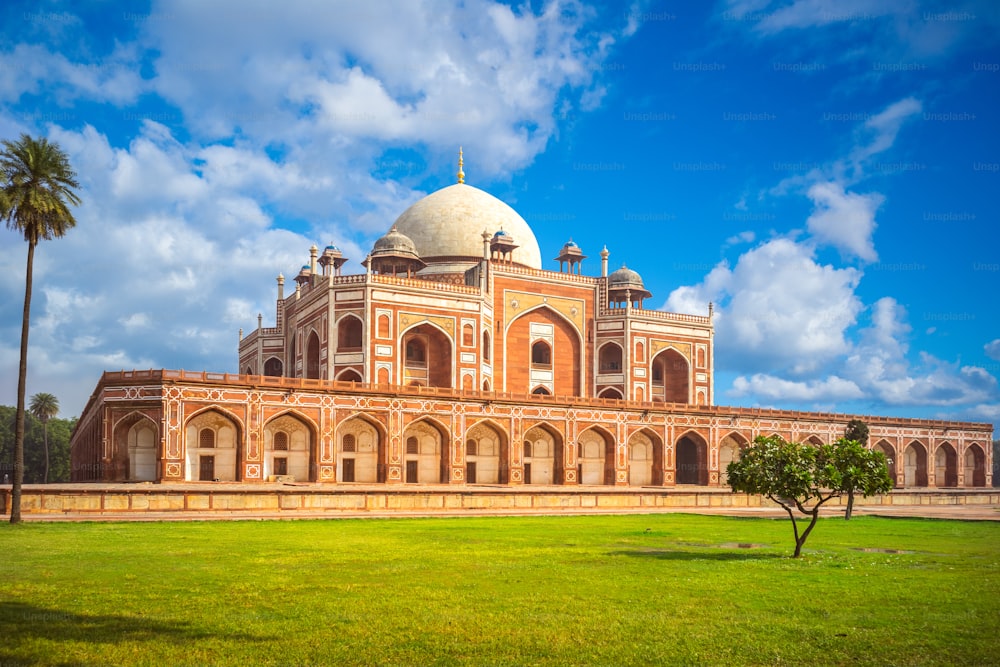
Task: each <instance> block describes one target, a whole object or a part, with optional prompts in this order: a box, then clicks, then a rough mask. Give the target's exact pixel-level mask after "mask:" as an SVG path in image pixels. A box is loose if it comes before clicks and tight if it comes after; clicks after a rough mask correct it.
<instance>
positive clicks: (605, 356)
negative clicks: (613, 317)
mask: <svg viewBox="0 0 1000 667" xmlns="http://www.w3.org/2000/svg"><path fill="white" fill-rule="evenodd" d="M597 372H598V373H600V374H605V373H621V372H622V348H621V346H620V345H618V343H605V344H604V345H602V346H601V349H600V350H599V351H598V353H597Z"/></svg>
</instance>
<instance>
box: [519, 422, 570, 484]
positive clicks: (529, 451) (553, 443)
mask: <svg viewBox="0 0 1000 667" xmlns="http://www.w3.org/2000/svg"><path fill="white" fill-rule="evenodd" d="M522 446H523V447H524V451H523V453H522V454H523V465H524V483H525V484H562V469H563V439H562V436H561V435H559V432H558V431H556V430H555V429H554V428H552V427H551V426H548V425H546V424H539V425H537V426H532V427H531V428H530V429H528V430H527V432H525V434H524V442H523V443H522Z"/></svg>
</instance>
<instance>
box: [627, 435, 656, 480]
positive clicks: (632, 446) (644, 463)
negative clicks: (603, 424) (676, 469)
mask: <svg viewBox="0 0 1000 667" xmlns="http://www.w3.org/2000/svg"><path fill="white" fill-rule="evenodd" d="M628 483H629V486H662V485H663V440H662V439H661V438H660V436H659V435H657V434H656V433H655V432H654V431H652V430H651V429H647V428H643V429H639V430H638V431H636V432H635V433H633V434H632V437H630V438H629V440H628Z"/></svg>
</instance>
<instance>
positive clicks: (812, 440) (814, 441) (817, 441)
mask: <svg viewBox="0 0 1000 667" xmlns="http://www.w3.org/2000/svg"><path fill="white" fill-rule="evenodd" d="M802 442H803V444H808V445H814V446H816V447H822V446H823V445H824V444H826V443H824V442H823V439H822V438H821V437H819V436H818V435H816V434H812V435H810V436H809V437H808V438H806V439H805V440H803V441H802Z"/></svg>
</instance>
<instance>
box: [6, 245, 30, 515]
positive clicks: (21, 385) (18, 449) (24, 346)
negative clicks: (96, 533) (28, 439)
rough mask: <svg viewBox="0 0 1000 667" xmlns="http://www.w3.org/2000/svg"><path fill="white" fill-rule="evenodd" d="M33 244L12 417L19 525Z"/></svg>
mask: <svg viewBox="0 0 1000 667" xmlns="http://www.w3.org/2000/svg"><path fill="white" fill-rule="evenodd" d="M34 262H35V244H34V243H33V242H32V241H28V266H27V269H26V270H25V272H24V316H23V319H22V320H21V364H20V366H19V367H18V369H17V412H16V413H15V417H14V488H13V489H11V494H10V500H11V503H10V522H11V523H21V483H22V482H23V481H24V395H25V393H26V389H27V381H28V324H29V323H30V321H31V317H30V313H31V271H32V267H33V265H34Z"/></svg>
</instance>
